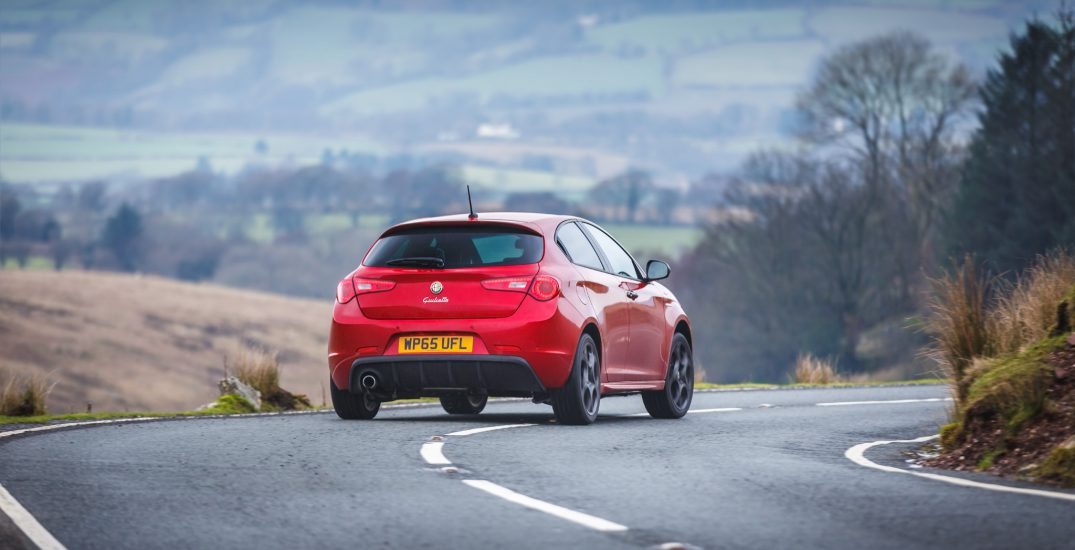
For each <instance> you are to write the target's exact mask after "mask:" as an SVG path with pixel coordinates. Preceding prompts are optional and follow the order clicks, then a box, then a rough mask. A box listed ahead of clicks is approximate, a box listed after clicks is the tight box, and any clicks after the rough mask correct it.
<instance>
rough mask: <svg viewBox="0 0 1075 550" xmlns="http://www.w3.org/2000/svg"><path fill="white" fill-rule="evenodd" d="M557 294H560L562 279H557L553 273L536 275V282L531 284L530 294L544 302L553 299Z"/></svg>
mask: <svg viewBox="0 0 1075 550" xmlns="http://www.w3.org/2000/svg"><path fill="white" fill-rule="evenodd" d="M557 294H560V281H557V280H556V277H553V276H552V275H538V276H537V277H534V282H533V284H531V285H530V295H531V296H533V297H534V299H536V300H540V301H542V302H544V301H547V300H552V299H553V298H555V297H556V295H557Z"/></svg>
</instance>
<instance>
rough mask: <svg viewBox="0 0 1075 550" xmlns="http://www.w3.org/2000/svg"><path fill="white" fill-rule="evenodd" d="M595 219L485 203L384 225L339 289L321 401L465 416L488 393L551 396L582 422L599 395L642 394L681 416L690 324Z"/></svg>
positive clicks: (562, 417)
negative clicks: (505, 209) (437, 408)
mask: <svg viewBox="0 0 1075 550" xmlns="http://www.w3.org/2000/svg"><path fill="white" fill-rule="evenodd" d="M668 272H669V268H668V264H666V263H664V262H661V261H657V260H653V261H650V262H649V264H648V265H647V266H646V269H645V271H643V270H642V269H641V268H640V267H639V265H638V264H637V263H636V262H635V261H634V259H633V258H631V255H630V254H628V253H627V251H625V250H624V249H623V247H622V246H620V245H619V244H618V243H617V242H616V240H615V239H613V238H612V236H610V235H609V234H608V233H607V232H606V231H605V230H603V229H601V228H600V227H598V226H597V225H595V224H593V223H591V222H589V221H586V220H583V219H579V218H575V217H570V216H553V215H547V214H524V213H487V214H482V215H481V216H480V217H479V216H476V215H474V214H471V215H458V216H444V217H438V218H427V219H420V220H413V221H409V222H405V223H401V224H399V225H396V226H393V227H391V228H389V229H388V230H387V231H385V232H384V233H383V234H382V235H381V236H380V238H378V239H377V241H376V242H375V243H374V244H373V246H372V247H370V249H369V251H368V252H367V253H366V257H365V258H364V259H363V260H362V265H361V266H359V267H358V269H356V270H355V271H353V272H352V273H351V274H350V275H348V276H347V278H345V279H344V280H342V281H340V284H339V286H338V288H337V290H336V305H335V308H334V309H333V312H332V329H331V332H330V334H329V347H328V351H329V354H328V363H329V372H330V385H331V392H332V404H333V407H334V408H335V409H336V414H338V415H339V416H340V418H345V419H369V418H373V417H374V416H376V415H377V411H378V410H379V409H380V406H381V402H383V401H391V400H394V399H406V398H415V397H427V396H428V397H439V398H440V402H441V405H442V406H443V407H444V410H445V411H447V412H449V413H452V414H476V413H478V412H481V410H482V409H483V408H484V407H485V403H486V400H487V399H488V397H490V396H494V397H495V396H512V397H530V398H532V399H533V400H534V402H536V403H548V404H551V405H552V408H553V411H554V412H555V415H556V419H557V420H558V421H559V422H560V423H562V424H589V423H591V422H593V421H594V419H595V418H596V417H597V410H598V408H599V406H600V400H601V397H602V396H606V395H622V394H629V393H641V394H642V399H643V401H644V402H645V405H646V410H647V411H649V413H650V415H652V416H653V417H656V418H679V417H682V416H683V415H684V414H685V413H686V412H687V409H688V408H690V404H691V399H692V397H693V392H694V360H693V354H692V351H691V328H690V321H689V320H688V319H687V315H686V314H685V313H684V312H683V307H682V306H681V305H680V303H679V302H678V301H677V300H676V298H675V296H673V295H672V293H671V292H670V291H669V290H668V289H667V288H665V287H664V286H663V285H661V284H660V283H659V282H657V281H659V280H661V279H664V278H665V277H667V276H668Z"/></svg>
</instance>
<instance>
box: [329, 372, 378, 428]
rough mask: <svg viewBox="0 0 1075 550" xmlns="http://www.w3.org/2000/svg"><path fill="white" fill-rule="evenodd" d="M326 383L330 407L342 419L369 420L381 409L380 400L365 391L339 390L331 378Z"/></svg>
mask: <svg viewBox="0 0 1075 550" xmlns="http://www.w3.org/2000/svg"><path fill="white" fill-rule="evenodd" d="M328 384H329V387H330V390H331V394H332V408H333V409H336V416H339V417H340V418H342V419H344V420H370V419H371V418H373V417H375V416H377V412H378V411H380V410H381V402H380V401H378V400H376V399H374V398H372V397H369V396H368V394H366V393H351V392H349V391H346V390H341V389H339V388H337V387H336V383H335V382H333V381H332V379H331V378H329V381H328Z"/></svg>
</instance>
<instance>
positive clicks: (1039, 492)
mask: <svg viewBox="0 0 1075 550" xmlns="http://www.w3.org/2000/svg"><path fill="white" fill-rule="evenodd" d="M938 437H940V436H938V435H927V436H924V437H918V438H915V439H896V440H892V441H874V442H871V443H860V444H858V445H855V446H854V447H851V448H850V449H848V450H847V451H845V452H844V456H846V457H847V458H848V459H849V460H850V461H851V462H854V463H855V464H858V465H859V466H865V467H867V468H873V469H875V470H881V471H883V472H892V473H897V474H910V475H913V476H918V477H924V478H927V479H934V480H937V481H943V482H945V483H951V484H952V485H960V486H963V487H975V488H978V489H986V490H988V491H999V492H1003V493H1016V494H1021V495H1033V496H1038V497H1046V498H1057V499H1061V500H1070V501H1073V502H1075V494H1071V493H1059V492H1056V491H1046V490H1044V489H1026V488H1023V487H1009V486H1007V485H996V484H993V483H983V482H980V481H971V480H969V479H963V478H960V477H952V476H944V475H940V474H933V473H928V472H912V471H911V470H904V469H902V468H896V467H893V466H885V465H883V464H878V463H876V462H874V461H872V460H870V459H868V458H866V456H865V453H866V451H867V450H869V449H870V448H872V447H877V446H879V445H888V444H891V443H924V442H926V441H929V440H931V439H937V438H938Z"/></svg>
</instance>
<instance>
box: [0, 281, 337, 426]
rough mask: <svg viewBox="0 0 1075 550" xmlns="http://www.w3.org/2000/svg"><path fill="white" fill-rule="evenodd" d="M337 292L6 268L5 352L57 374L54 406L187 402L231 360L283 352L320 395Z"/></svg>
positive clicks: (192, 403) (305, 388)
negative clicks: (295, 294) (303, 293)
mask: <svg viewBox="0 0 1075 550" xmlns="http://www.w3.org/2000/svg"><path fill="white" fill-rule="evenodd" d="M331 318H332V298H331V297H329V298H328V299H325V300H305V299H298V298H291V297H287V296H280V295H275V294H268V293H263V292H252V291H246V290H238V289H232V288H225V287H220V286H215V285H211V284H190V283H182V282H178V281H173V280H168V279H163V278H159V277H152V276H141V277H140V276H135V275H124V274H118V273H102V272H81V271H63V272H59V273H56V272H52V271H36V272H28V271H16V270H0V357H3V360H4V364H5V366H8V367H9V368H11V370H13V371H14V372H15V373H18V374H21V375H32V374H35V373H36V374H39V375H46V374H47V373H50V372H55V379H56V380H58V383H57V384H56V386H55V387H54V388H53V390H52V392H51V393H50V394H49V396H48V398H47V406H48V409H49V410H50V411H52V412H53V413H58V414H63V413H80V412H83V411H85V410H86V409H87V407H86V405H87V404H88V403H92V404H93V410H94V411H95V412H107V411H161V412H168V411H183V410H191V409H194V408H195V407H198V406H199V405H202V404H204V403H209V402H211V401H213V400H215V399H216V398H217V397H218V391H217V386H216V384H217V381H219V380H220V379H221V378H223V376H224V369H223V366H224V363H223V360H222V359H223V358H224V357H227V356H228V355H229V354H231V353H233V352H234V351H235V350H236V349H237V348H239V347H254V348H261V349H270V348H271V349H273V350H278V351H279V363H280V365H281V366H282V367H284V368H283V369H282V370H281V372H280V380H279V383H280V384H281V385H282V386H283V387H284V388H287V389H289V390H291V391H295V392H300V393H305V394H307V395H316V394H317V392H319V391H320V388H321V384H322V382H324V380H325V377H326V376H327V374H328V368H327V366H328V363H327V360H326V359H327V358H326V352H325V341H326V338H327V336H328V329H329V322H330V320H331Z"/></svg>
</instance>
